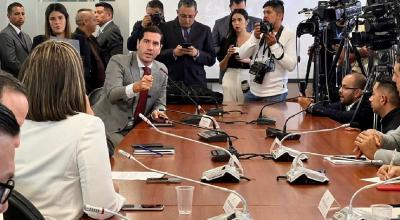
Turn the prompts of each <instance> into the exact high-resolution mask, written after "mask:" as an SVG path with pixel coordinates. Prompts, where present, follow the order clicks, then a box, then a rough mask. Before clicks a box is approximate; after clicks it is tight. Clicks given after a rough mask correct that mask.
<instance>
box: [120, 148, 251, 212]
mask: <svg viewBox="0 0 400 220" xmlns="http://www.w3.org/2000/svg"><path fill="white" fill-rule="evenodd" d="M118 153H119V154H120V155H122V156H124V157H126V158H128V159H130V160H133V161H135V162H136V163H138V164H139V165H140V166H142V167H143V168H145V169H146V170H149V171H151V172H156V173H160V174H164V175H167V176H172V177H175V178H179V179H183V180H186V181H189V182H192V183H196V184H200V185H203V186H208V187H211V188H214V189H217V190H221V191H223V192H228V193H232V194H235V195H236V196H237V197H239V199H240V200H241V201H242V204H243V212H242V211H240V210H235V212H234V213H228V214H222V215H220V216H216V217H214V218H209V219H218V220H230V219H237V220H252V219H253V218H252V217H251V215H250V213H249V208H248V206H247V202H246V199H245V198H244V197H243V196H242V195H241V194H239V193H238V192H236V191H234V190H230V189H227V188H224V187H220V186H214V185H211V184H208V183H204V182H200V181H197V180H193V179H190V178H186V177H182V176H178V175H175V174H171V173H168V172H165V171H159V170H155V169H152V168H149V167H147V166H146V165H144V164H143V163H142V162H140V161H138V160H137V159H136V158H135V157H134V156H133V155H132V154H129V153H127V152H125V151H123V150H119V151H118Z"/></svg>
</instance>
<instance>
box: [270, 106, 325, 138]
mask: <svg viewBox="0 0 400 220" xmlns="http://www.w3.org/2000/svg"><path fill="white" fill-rule="evenodd" d="M321 102H324V101H319V102H316V103H314V104H312V105H310V106H308V107H307V108H305V109H303V110H301V111H299V112H297V113H295V114H293V115H291V116H289V117H288V118H287V119H286V121H285V124H284V125H283V129H282V130H279V129H277V128H267V130H266V133H267V137H277V138H278V139H279V140H281V139H282V138H283V137H285V136H286V135H288V134H290V133H287V132H286V126H287V123H288V121H289V119H291V118H293V117H294V116H296V115H298V114H300V113H303V112H305V111H307V110H308V109H311V108H312V107H314V106H315V105H316V104H319V103H321ZM287 138H288V139H289V140H299V139H300V134H299V133H296V135H289V136H288V137H287Z"/></svg>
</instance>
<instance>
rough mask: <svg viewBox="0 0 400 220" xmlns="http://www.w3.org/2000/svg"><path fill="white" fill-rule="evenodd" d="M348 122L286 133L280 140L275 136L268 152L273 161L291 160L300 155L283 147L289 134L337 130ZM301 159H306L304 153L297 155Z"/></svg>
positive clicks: (298, 152) (347, 125) (346, 125)
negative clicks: (331, 126)
mask: <svg viewBox="0 0 400 220" xmlns="http://www.w3.org/2000/svg"><path fill="white" fill-rule="evenodd" d="M349 125H350V124H343V125H340V126H338V127H334V128H327V129H320V130H312V131H303V132H297V133H291V134H287V135H286V136H285V137H283V138H282V140H279V139H278V138H275V140H274V141H273V142H272V144H271V147H270V153H271V155H272V159H273V160H274V161H278V162H289V161H293V159H294V158H295V157H297V156H299V155H301V152H300V151H298V150H295V149H292V148H289V147H285V146H284V145H283V144H282V143H283V141H285V140H286V139H290V136H296V135H300V134H312V133H319V132H327V131H334V130H338V129H340V128H346V127H349ZM299 157H300V159H301V160H307V159H308V157H307V156H306V155H302V156H299Z"/></svg>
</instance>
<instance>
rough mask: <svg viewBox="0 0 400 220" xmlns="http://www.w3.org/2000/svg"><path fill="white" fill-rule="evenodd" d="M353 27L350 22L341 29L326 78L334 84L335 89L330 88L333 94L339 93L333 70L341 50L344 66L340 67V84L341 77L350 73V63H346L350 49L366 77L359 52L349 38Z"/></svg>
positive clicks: (336, 75) (336, 77)
mask: <svg viewBox="0 0 400 220" xmlns="http://www.w3.org/2000/svg"><path fill="white" fill-rule="evenodd" d="M354 25H355V22H353V23H352V20H350V21H347V23H346V25H345V27H344V29H343V32H342V35H341V40H340V44H339V48H338V50H337V53H336V55H335V56H334V58H333V62H332V65H331V67H330V69H329V73H328V77H329V78H328V80H329V81H330V82H332V81H335V82H336V83H335V85H336V86H335V88H331V92H333V93H336V92H338V91H339V90H338V89H339V82H338V80H339V78H338V74H337V73H335V70H336V67H337V64H338V61H339V58H340V56H341V54H342V51H343V50H344V64H343V65H342V68H341V78H340V84H341V79H343V77H344V76H345V75H346V74H348V73H349V72H350V71H351V68H350V63H349V62H348V60H349V52H350V48H351V49H352V50H353V52H354V54H355V57H356V62H357V64H358V66H359V67H360V69H361V73H362V74H363V75H364V76H367V74H366V71H365V68H364V66H363V64H362V61H361V55H360V53H359V51H358V50H357V47H355V46H354V45H353V44H352V43H351V41H350V38H349V34H350V33H351V30H352V29H353V27H354ZM332 95H334V94H332Z"/></svg>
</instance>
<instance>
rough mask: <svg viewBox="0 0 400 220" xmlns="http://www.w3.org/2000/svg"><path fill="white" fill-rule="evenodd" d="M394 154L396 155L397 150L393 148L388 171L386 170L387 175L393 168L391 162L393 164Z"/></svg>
mask: <svg viewBox="0 0 400 220" xmlns="http://www.w3.org/2000/svg"><path fill="white" fill-rule="evenodd" d="M396 153H397V149H396V148H395V149H394V151H393V154H392V159H391V160H390V164H389V169H388V173H389V172H390V170H391V169H392V166H393V162H394V158H395V157H396Z"/></svg>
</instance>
